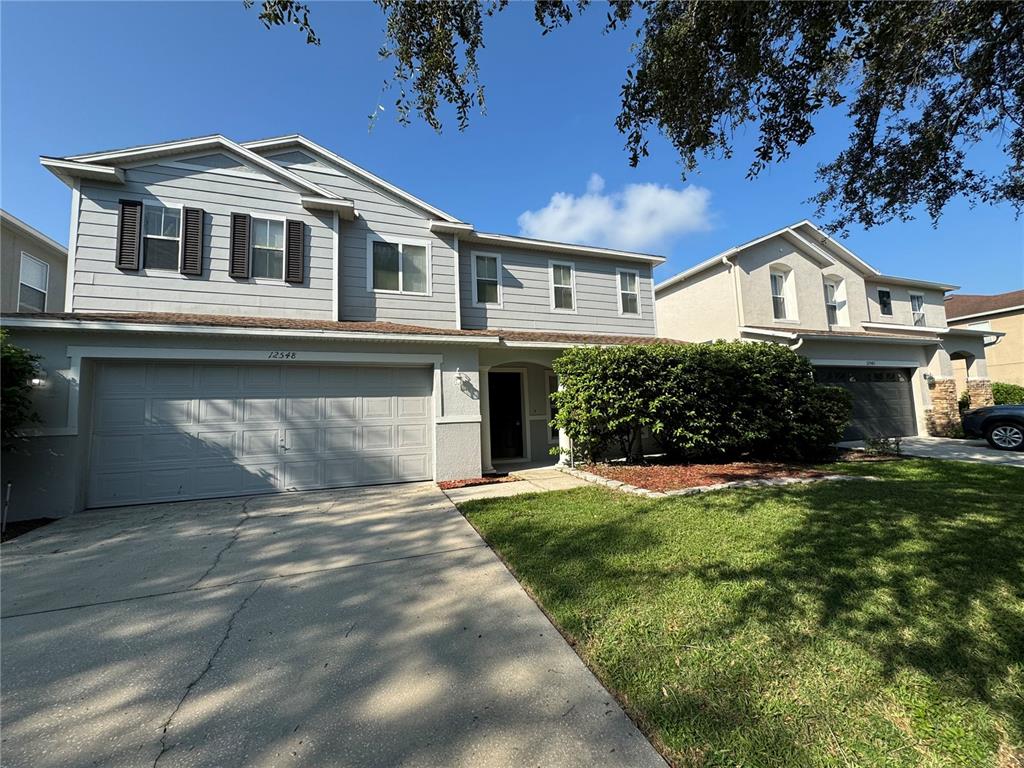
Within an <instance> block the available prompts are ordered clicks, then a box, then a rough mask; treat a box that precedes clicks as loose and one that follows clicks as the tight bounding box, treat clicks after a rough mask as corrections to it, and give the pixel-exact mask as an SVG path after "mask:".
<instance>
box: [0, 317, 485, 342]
mask: <svg viewBox="0 0 1024 768" xmlns="http://www.w3.org/2000/svg"><path fill="white" fill-rule="evenodd" d="M3 324H4V326H5V327H7V328H27V329H36V330H70V331H113V332H123V333H155V334H175V335H186V336H244V337H250V338H251V337H253V336H267V337H276V338H297V339H335V340H345V341H377V342H380V341H397V342H423V343H439V344H498V343H499V342H500V341H501V339H500V338H499V337H498V336H461V335H451V336H449V335H446V334H444V333H436V334H434V333H429V334H428V333H424V334H419V333H377V332H374V331H320V330H315V329H299V328H296V329H291V328H239V327H235V326H224V325H170V324H168V325H160V324H156V323H152V324H150V323H130V322H126V323H120V322H114V321H109V320H56V319H53V320H51V319H47V318H33V317H24V318H21V317H5V318H4V319H3Z"/></svg>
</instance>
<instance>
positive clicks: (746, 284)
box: [655, 221, 992, 440]
mask: <svg viewBox="0 0 1024 768" xmlns="http://www.w3.org/2000/svg"><path fill="white" fill-rule="evenodd" d="M955 288H956V286H952V285H945V284H942V283H934V282H928V281H925V280H910V279H907V278H902V277H892V276H889V275H883V274H881V273H880V272H879V271H878V270H876V269H875V268H874V267H872V266H871V265H870V264H867V263H866V262H864V261H863V260H861V259H860V258H858V257H857V256H856V255H854V254H853V253H852V252H850V251H849V250H848V249H847V248H845V247H844V246H843V245H842V244H841V243H839V242H838V241H836V240H835V239H833V238H831V237H829V236H828V235H827V234H825V233H824V232H822V231H821V230H819V229H817V228H816V227H815V226H814V225H813V224H811V223H810V222H808V221H802V222H800V223H798V224H794V225H792V226H789V227H785V228H783V229H780V230H778V231H776V232H771V233H769V234H767V235H764V236H763V237H759V238H757V239H755V240H752V241H750V242H748V243H744V244H742V245H738V246H736V247H734V248H730V249H729V250H728V251H725V252H724V253H721V254H718V255H717V256H714V257H712V258H710V259H708V260H706V261H704V262H702V263H700V264H697V265H696V266H694V267H692V268H691V269H688V270H686V271H684V272H681V273H680V274H678V275H675V276H674V277H672V278H669V279H668V280H664V281H663V282H661V283H659V284H658V285H657V286H656V287H655V297H656V301H657V311H658V325H659V330H660V331H661V332H662V333H663V334H665V335H666V336H669V337H672V338H678V339H682V340H686V341H709V340H714V339H746V340H751V341H774V342H777V343H781V344H787V345H788V346H790V347H791V348H792V349H794V350H796V351H797V352H799V353H800V354H801V355H803V356H805V357H807V358H809V359H810V361H811V363H812V364H813V365H814V369H815V376H816V378H817V379H818V380H819V381H821V382H823V383H827V384H833V385H838V386H841V387H844V388H845V389H847V390H849V391H850V393H851V394H852V396H853V420H852V423H851V424H850V427H849V429H848V430H847V434H846V435H845V437H846V438H847V439H851V440H853V439H863V438H873V437H889V436H907V435H917V434H925V433H926V432H928V431H934V432H943V431H945V430H948V429H950V427H951V426H952V425H953V424H957V423H959V421H958V414H957V405H956V388H955V384H954V381H953V364H952V360H955V359H962V360H964V362H965V365H966V369H967V375H968V386H969V387H970V388H971V390H972V393H974V402H975V404H980V403H983V402H985V401H987V402H991V397H992V393H991V385H990V383H989V381H988V375H987V371H986V368H985V345H986V340H985V332H982V331H979V330H972V329H965V328H950V327H949V326H948V325H947V324H946V315H945V311H944V308H943V296H944V294H945V293H946V291H951V290H954V289H955ZM990 341H991V340H990Z"/></svg>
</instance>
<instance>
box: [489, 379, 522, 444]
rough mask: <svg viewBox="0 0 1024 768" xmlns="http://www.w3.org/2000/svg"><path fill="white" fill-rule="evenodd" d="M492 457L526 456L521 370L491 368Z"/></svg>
mask: <svg viewBox="0 0 1024 768" xmlns="http://www.w3.org/2000/svg"><path fill="white" fill-rule="evenodd" d="M487 383H488V387H489V389H490V397H491V404H490V411H491V461H507V460H509V459H522V458H524V454H523V382H522V374H521V373H520V372H519V371H491V372H490V373H488V379H487Z"/></svg>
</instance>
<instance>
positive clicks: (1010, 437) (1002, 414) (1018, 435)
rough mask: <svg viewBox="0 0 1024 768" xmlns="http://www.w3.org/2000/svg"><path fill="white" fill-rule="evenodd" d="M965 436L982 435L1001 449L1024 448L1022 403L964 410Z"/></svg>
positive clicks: (1023, 410)
mask: <svg viewBox="0 0 1024 768" xmlns="http://www.w3.org/2000/svg"><path fill="white" fill-rule="evenodd" d="M962 421H963V424H964V434H965V435H967V437H984V438H985V439H986V440H988V444H989V445H991V446H992V447H993V448H999V449H1000V450H1003V451H1019V450H1022V449H1024V405H990V406H988V407H987V408H974V409H972V410H970V411H964V415H963V418H962Z"/></svg>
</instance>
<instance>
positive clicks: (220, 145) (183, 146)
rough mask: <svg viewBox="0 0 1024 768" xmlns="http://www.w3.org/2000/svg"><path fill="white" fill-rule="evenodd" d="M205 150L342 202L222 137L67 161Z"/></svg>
mask: <svg viewBox="0 0 1024 768" xmlns="http://www.w3.org/2000/svg"><path fill="white" fill-rule="evenodd" d="M203 150H224V151H226V152H228V153H230V154H233V155H235V156H236V157H239V158H241V159H242V160H245V161H246V162H248V163H250V164H252V165H254V166H256V167H257V168H260V169H261V170H263V171H266V172H267V173H268V174H270V175H271V176H276V177H277V178H278V179H279V180H281V181H283V182H285V183H287V184H288V185H290V186H292V187H295V188H297V189H301V190H305V191H306V192H309V193H312V194H313V195H315V196H317V197H324V198H338V196H337V195H335V194H333V193H331V192H328V191H327V190H326V189H324V188H323V187H320V186H318V185H316V184H314V183H313V182H311V181H307V180H306V179H304V178H302V177H301V176H299V175H298V174H296V173H293V172H292V171H289V170H288V169H287V168H283V167H281V166H280V165H278V164H277V163H275V162H273V161H271V160H268V159H267V158H265V157H263V156H261V155H258V154H257V153H255V152H253V151H252V150H251V149H247V148H246V147H243V146H242V145H241V144H238V143H236V142H234V141H232V140H231V139H229V138H227V137H226V136H221V135H220V134H214V135H213V136H201V137H199V138H196V139H184V140H182V141H168V142H164V143H162V144H147V145H145V146H142V147H130V148H128V149H117V150H113V151H110V152H97V153H93V154H90V155H75V156H73V157H70V158H67V160H69V161H88V162H89V163H90V164H95V163H100V164H111V163H113V164H127V163H138V162H141V161H145V160H147V159H157V158H160V157H168V156H173V155H182V154H194V153H196V152H199V151H203Z"/></svg>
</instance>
